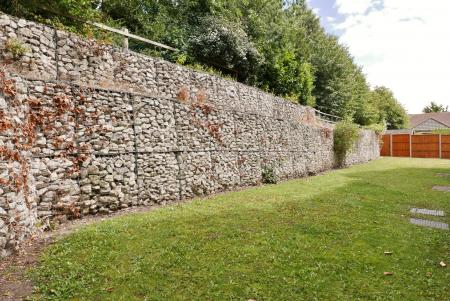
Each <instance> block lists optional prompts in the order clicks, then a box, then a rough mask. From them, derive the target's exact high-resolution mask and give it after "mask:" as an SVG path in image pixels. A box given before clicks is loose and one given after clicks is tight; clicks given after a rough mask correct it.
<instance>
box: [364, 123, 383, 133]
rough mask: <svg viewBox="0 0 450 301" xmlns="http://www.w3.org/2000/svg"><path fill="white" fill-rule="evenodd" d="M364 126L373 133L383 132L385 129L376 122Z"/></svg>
mask: <svg viewBox="0 0 450 301" xmlns="http://www.w3.org/2000/svg"><path fill="white" fill-rule="evenodd" d="M364 128H365V129H366V130H372V131H374V132H375V133H377V134H378V135H381V134H383V133H384V131H385V130H386V127H385V126H384V125H382V124H378V123H375V124H370V125H366V126H365V127H364Z"/></svg>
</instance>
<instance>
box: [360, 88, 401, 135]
mask: <svg viewBox="0 0 450 301" xmlns="http://www.w3.org/2000/svg"><path fill="white" fill-rule="evenodd" d="M369 101H370V103H371V105H373V106H375V107H376V108H378V122H377V123H379V124H383V123H386V125H387V128H388V129H390V130H391V129H404V128H407V127H408V123H409V118H408V115H407V114H406V111H405V109H404V108H403V106H402V105H401V104H400V103H399V102H398V100H397V99H396V98H395V97H394V94H393V93H392V91H391V90H389V89H388V88H386V87H375V89H374V90H373V91H371V92H370V100H369Z"/></svg>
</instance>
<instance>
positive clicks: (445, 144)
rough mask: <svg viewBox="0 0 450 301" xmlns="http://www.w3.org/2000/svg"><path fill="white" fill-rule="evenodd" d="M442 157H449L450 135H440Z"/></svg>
mask: <svg viewBox="0 0 450 301" xmlns="http://www.w3.org/2000/svg"><path fill="white" fill-rule="evenodd" d="M441 143H442V145H441V148H442V159H450V135H442V136H441Z"/></svg>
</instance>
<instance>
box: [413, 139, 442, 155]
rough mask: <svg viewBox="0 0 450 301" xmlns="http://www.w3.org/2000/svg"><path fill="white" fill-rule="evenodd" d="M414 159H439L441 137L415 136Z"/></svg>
mask: <svg viewBox="0 0 450 301" xmlns="http://www.w3.org/2000/svg"><path fill="white" fill-rule="evenodd" d="M412 156H413V157H414V158H439V135H413V136H412Z"/></svg>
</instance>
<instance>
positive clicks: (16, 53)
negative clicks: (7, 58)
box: [6, 38, 30, 59]
mask: <svg viewBox="0 0 450 301" xmlns="http://www.w3.org/2000/svg"><path fill="white" fill-rule="evenodd" d="M6 50H7V51H9V52H11V53H12V55H13V57H14V59H18V58H20V57H22V56H24V55H25V53H27V52H28V51H30V49H29V48H28V47H27V46H26V45H25V44H24V43H23V42H22V41H21V40H19V39H16V38H11V39H8V41H6Z"/></svg>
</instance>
